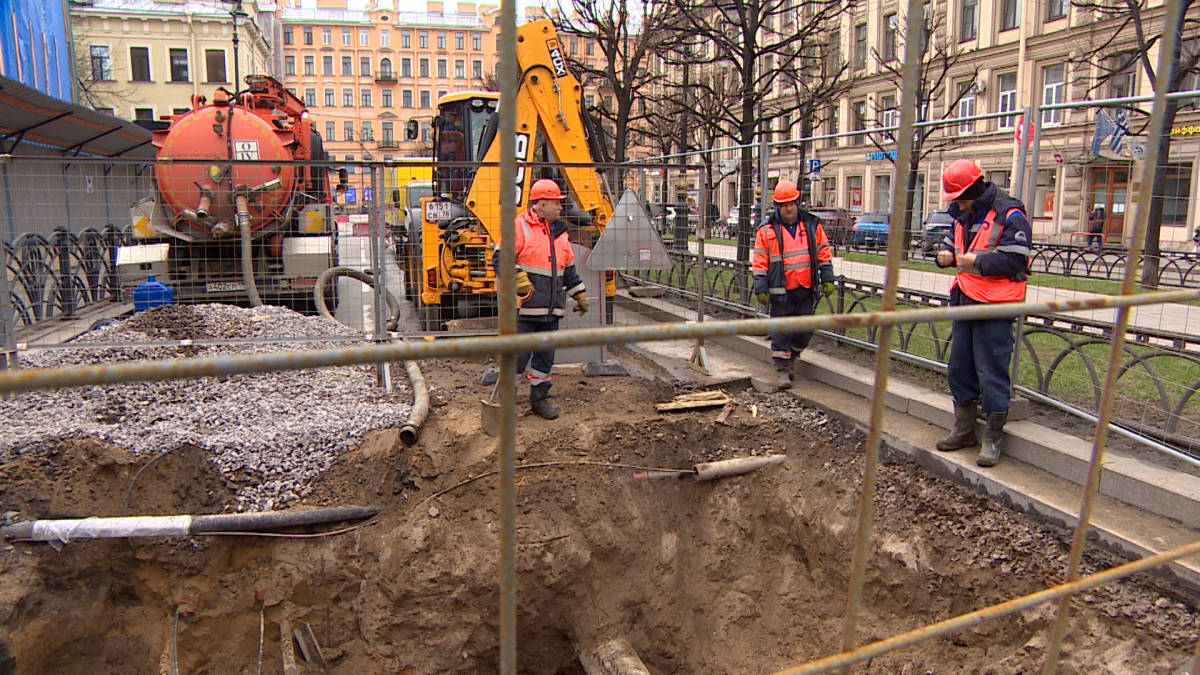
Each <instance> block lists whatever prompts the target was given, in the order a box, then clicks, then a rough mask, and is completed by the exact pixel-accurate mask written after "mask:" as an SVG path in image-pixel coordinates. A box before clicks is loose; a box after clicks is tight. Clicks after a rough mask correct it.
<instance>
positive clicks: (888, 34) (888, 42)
mask: <svg viewBox="0 0 1200 675" xmlns="http://www.w3.org/2000/svg"><path fill="white" fill-rule="evenodd" d="M899 29H900V18H899V16H898V15H897V14H896V13H895V12H892V13H891V14H888V15H887V16H885V17H883V60H884V61H894V60H896V33H897V31H898V30H899Z"/></svg>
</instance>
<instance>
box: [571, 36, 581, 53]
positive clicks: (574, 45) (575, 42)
mask: <svg viewBox="0 0 1200 675" xmlns="http://www.w3.org/2000/svg"><path fill="white" fill-rule="evenodd" d="M578 53H579V38H577V37H572V38H571V55H572V56H574V55H575V54H578Z"/></svg>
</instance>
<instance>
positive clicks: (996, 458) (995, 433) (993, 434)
mask: <svg viewBox="0 0 1200 675" xmlns="http://www.w3.org/2000/svg"><path fill="white" fill-rule="evenodd" d="M1007 420H1008V411H1007V410H1001V411H999V412H990V413H988V414H987V430H986V431H984V432H983V447H982V448H980V449H979V457H978V458H976V460H975V463H976V464H978V465H979V466H996V465H997V464H999V463H1000V442H1001V440H1003V438H1004V422H1005V421H1007Z"/></svg>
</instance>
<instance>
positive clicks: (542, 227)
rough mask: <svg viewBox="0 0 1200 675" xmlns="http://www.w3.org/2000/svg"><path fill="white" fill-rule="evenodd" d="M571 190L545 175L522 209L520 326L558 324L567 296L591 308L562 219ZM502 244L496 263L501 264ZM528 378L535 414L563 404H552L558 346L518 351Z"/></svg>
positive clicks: (581, 310) (553, 413) (582, 310)
mask: <svg viewBox="0 0 1200 675" xmlns="http://www.w3.org/2000/svg"><path fill="white" fill-rule="evenodd" d="M564 199H566V196H565V195H564V194H563V193H562V190H560V189H559V187H558V183H555V182H554V181H552V180H550V179H548V178H543V179H541V180H539V181H537V182H535V183H534V184H533V186H532V187H531V188H530V189H529V208H528V209H527V210H525V211H522V212H521V213H519V214H517V219H516V223H515V225H516V237H515V242H514V248H515V249H516V254H517V295H518V296H519V298H520V300H519V301H518V305H519V307H518V309H517V332H518V333H541V332H549V331H556V330H558V322H559V320H560V319H562V318H563V316H565V315H566V313H567V311H566V307H567V296H570V297H572V298H574V299H575V308H574V311H575V312H576V313H578V314H580V315H583V314H586V313H587V311H588V299H587V287H586V286H584V284H583V279H581V278H580V277H579V273H578V272H577V271H576V269H575V252H574V251H572V250H571V241H570V239H569V238H568V237H567V223H566V222H564V221H562V220H559V216H560V215H561V214H562V200H564ZM499 246H500V244H499V243H498V245H497V248H496V251H495V253H494V254H493V256H492V266H493V267H495V266H498V265H499V264H500V248H499ZM527 367H528V368H529V373H528V374H527V375H526V377H527V379H528V380H529V407H530V408H531V409H532V410H533V412H534V414H535V415H537V416H539V417H542V418H544V419H548V420H552V419H554V418H556V417H558V413H559V410H558V407H557V406H553V405H551V404H550V402H549V401H547V400H546V397H547V396H548V395H549V394H550V386H551V382H550V369H551V368H553V367H554V350H553V349H544V350H541V351H536V352H524V353H522V354H518V355H517V375H518V376H520V374H521V373H524V372H525V369H526V368H527Z"/></svg>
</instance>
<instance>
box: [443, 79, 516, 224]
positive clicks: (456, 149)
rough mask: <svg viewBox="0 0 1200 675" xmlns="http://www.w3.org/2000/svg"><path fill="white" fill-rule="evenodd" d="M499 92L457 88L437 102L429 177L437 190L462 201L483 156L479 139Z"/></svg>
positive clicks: (492, 112) (445, 195) (492, 111)
mask: <svg viewBox="0 0 1200 675" xmlns="http://www.w3.org/2000/svg"><path fill="white" fill-rule="evenodd" d="M499 98H500V95H499V94H497V93H496V92H491V91H461V92H455V93H453V94H448V95H446V96H443V97H442V99H441V100H440V101H438V114H437V116H436V117H434V118H433V147H434V151H435V154H436V158H437V164H436V166H435V168H434V174H433V180H434V184H435V185H436V188H437V193H438V194H439V195H442V196H444V197H450V198H452V199H455V200H458V201H462V199H463V198H464V197H465V196H466V194H467V192H468V191H469V189H470V187H471V182H472V180H473V179H474V177H475V168H476V167H475V166H472V165H475V164H478V163H479V162H480V161H481V160H482V159H483V149H481V148H480V140H481V139H482V138H483V136H484V131H485V130H486V129H487V127H488V123H489V122H491V121H492V118H493V116H494V115H495V113H496V102H497V101H498V100H499Z"/></svg>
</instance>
